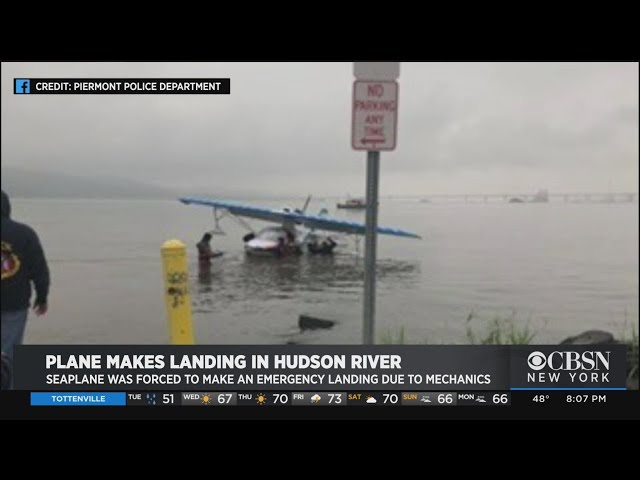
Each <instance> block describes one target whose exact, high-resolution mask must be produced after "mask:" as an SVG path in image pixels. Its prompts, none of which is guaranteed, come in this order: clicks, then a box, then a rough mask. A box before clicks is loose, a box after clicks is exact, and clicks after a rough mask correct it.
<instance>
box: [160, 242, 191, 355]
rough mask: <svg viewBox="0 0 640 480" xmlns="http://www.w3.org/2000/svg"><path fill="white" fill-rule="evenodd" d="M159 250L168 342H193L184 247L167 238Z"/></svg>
mask: <svg viewBox="0 0 640 480" xmlns="http://www.w3.org/2000/svg"><path fill="white" fill-rule="evenodd" d="M161 251H162V265H163V267H164V268H163V270H164V296H165V301H166V304H167V314H168V315H169V331H170V337H171V343H172V344H173V345H193V344H194V339H193V320H192V317H191V295H189V267H188V264H187V247H186V245H185V244H184V243H182V242H181V241H180V240H168V241H166V242H164V244H163V245H162V249H161Z"/></svg>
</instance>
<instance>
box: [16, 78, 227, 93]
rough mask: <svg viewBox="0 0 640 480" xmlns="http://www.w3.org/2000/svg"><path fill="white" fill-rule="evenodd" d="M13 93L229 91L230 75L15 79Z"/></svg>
mask: <svg viewBox="0 0 640 480" xmlns="http://www.w3.org/2000/svg"><path fill="white" fill-rule="evenodd" d="M13 93H14V94H15V95H132V94H133V95H165V94H173V95H175V94H189V95H192V94H199V95H202V94H204V95H220V94H222V95H225V94H229V93H231V79H229V78H14V79H13Z"/></svg>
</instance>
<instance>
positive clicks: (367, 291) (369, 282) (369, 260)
mask: <svg viewBox="0 0 640 480" xmlns="http://www.w3.org/2000/svg"><path fill="white" fill-rule="evenodd" d="M379 179H380V152H377V151H368V152H367V199H366V202H367V217H366V229H365V254H364V318H363V328H362V343H363V344H364V345H373V344H374V343H375V340H374V339H375V337H374V333H375V328H374V323H375V318H376V242H377V235H378V183H379Z"/></svg>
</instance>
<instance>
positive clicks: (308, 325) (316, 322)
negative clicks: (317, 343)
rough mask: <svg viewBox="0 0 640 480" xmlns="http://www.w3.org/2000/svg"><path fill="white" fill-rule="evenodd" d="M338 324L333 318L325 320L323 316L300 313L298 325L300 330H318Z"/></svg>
mask: <svg viewBox="0 0 640 480" xmlns="http://www.w3.org/2000/svg"><path fill="white" fill-rule="evenodd" d="M335 324H336V322H334V321H333V320H323V319H322V318H316V317H310V316H308V315H300V317H299V318H298V326H299V327H300V330H316V329H318V328H331V327H333V326H334V325H335Z"/></svg>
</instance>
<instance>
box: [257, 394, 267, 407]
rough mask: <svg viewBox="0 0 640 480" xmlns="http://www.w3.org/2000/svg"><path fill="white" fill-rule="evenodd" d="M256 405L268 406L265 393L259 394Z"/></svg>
mask: <svg viewBox="0 0 640 480" xmlns="http://www.w3.org/2000/svg"><path fill="white" fill-rule="evenodd" d="M256 403H257V404H258V405H266V403H267V396H266V395H265V394H264V393H259V394H258V395H257V396H256Z"/></svg>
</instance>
